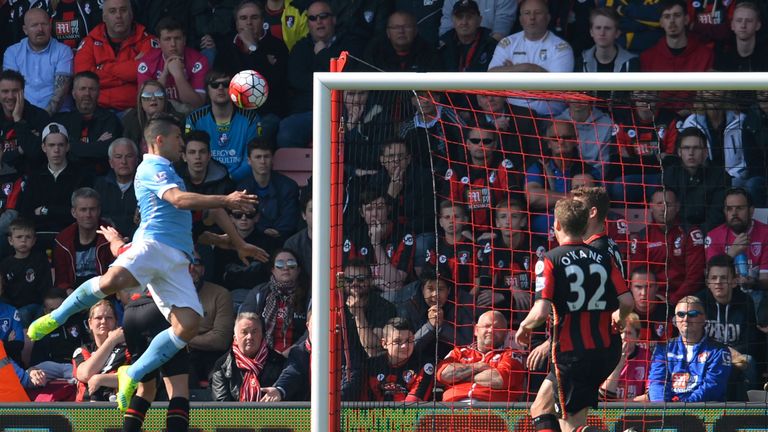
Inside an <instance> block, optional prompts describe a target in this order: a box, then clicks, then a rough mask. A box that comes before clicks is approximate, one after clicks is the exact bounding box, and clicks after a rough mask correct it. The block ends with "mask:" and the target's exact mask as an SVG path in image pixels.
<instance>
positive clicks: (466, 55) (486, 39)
mask: <svg viewBox="0 0 768 432" xmlns="http://www.w3.org/2000/svg"><path fill="white" fill-rule="evenodd" d="M451 20H452V23H453V28H452V29H451V30H449V31H448V32H446V33H445V34H443V35H442V36H441V37H440V48H439V52H440V57H441V58H442V60H443V66H444V68H445V69H444V70H445V71H447V72H485V71H486V70H488V64H489V63H490V62H491V58H493V51H494V50H495V49H496V43H497V41H496V39H494V38H493V36H491V30H490V29H488V28H485V27H481V26H480V22H481V20H482V17H481V16H480V8H479V7H478V6H477V3H476V2H475V1H474V0H461V1H458V2H456V4H454V5H453V13H452V14H451Z"/></svg>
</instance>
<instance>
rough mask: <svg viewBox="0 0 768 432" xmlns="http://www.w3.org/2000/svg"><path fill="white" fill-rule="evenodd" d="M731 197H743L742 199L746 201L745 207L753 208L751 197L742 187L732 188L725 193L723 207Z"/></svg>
mask: <svg viewBox="0 0 768 432" xmlns="http://www.w3.org/2000/svg"><path fill="white" fill-rule="evenodd" d="M731 195H743V196H744V198H746V199H747V205H748V206H749V207H754V204H752V196H751V195H750V194H749V191H747V190H746V189H744V188H742V187H733V188H730V189H728V190H727V191H725V198H723V206H725V201H726V200H727V199H728V197H729V196H731Z"/></svg>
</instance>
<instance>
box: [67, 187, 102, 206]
mask: <svg viewBox="0 0 768 432" xmlns="http://www.w3.org/2000/svg"><path fill="white" fill-rule="evenodd" d="M81 198H93V199H95V200H96V201H97V202H98V203H99V206H101V195H99V193H98V192H96V189H94V188H89V187H81V188H80V189H77V190H75V191H74V192H72V198H71V199H70V204H71V205H72V208H75V204H76V203H77V200H79V199H81Z"/></svg>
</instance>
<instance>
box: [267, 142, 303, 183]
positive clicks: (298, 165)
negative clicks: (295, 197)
mask: <svg viewBox="0 0 768 432" xmlns="http://www.w3.org/2000/svg"><path fill="white" fill-rule="evenodd" d="M272 169H274V170H275V171H278V172H280V173H281V174H283V175H286V176H288V177H290V178H292V179H293V180H294V181H295V182H296V183H298V184H299V186H305V185H306V184H307V180H308V179H309V177H311V176H312V149H308V148H281V149H277V151H276V152H275V157H274V159H273V160H272Z"/></svg>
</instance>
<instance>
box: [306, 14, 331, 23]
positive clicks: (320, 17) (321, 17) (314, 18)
mask: <svg viewBox="0 0 768 432" xmlns="http://www.w3.org/2000/svg"><path fill="white" fill-rule="evenodd" d="M330 16H331V14H330V12H323V13H319V14H317V15H307V19H308V20H310V21H312V22H315V21H317V20H324V19H326V18H328V17H330Z"/></svg>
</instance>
